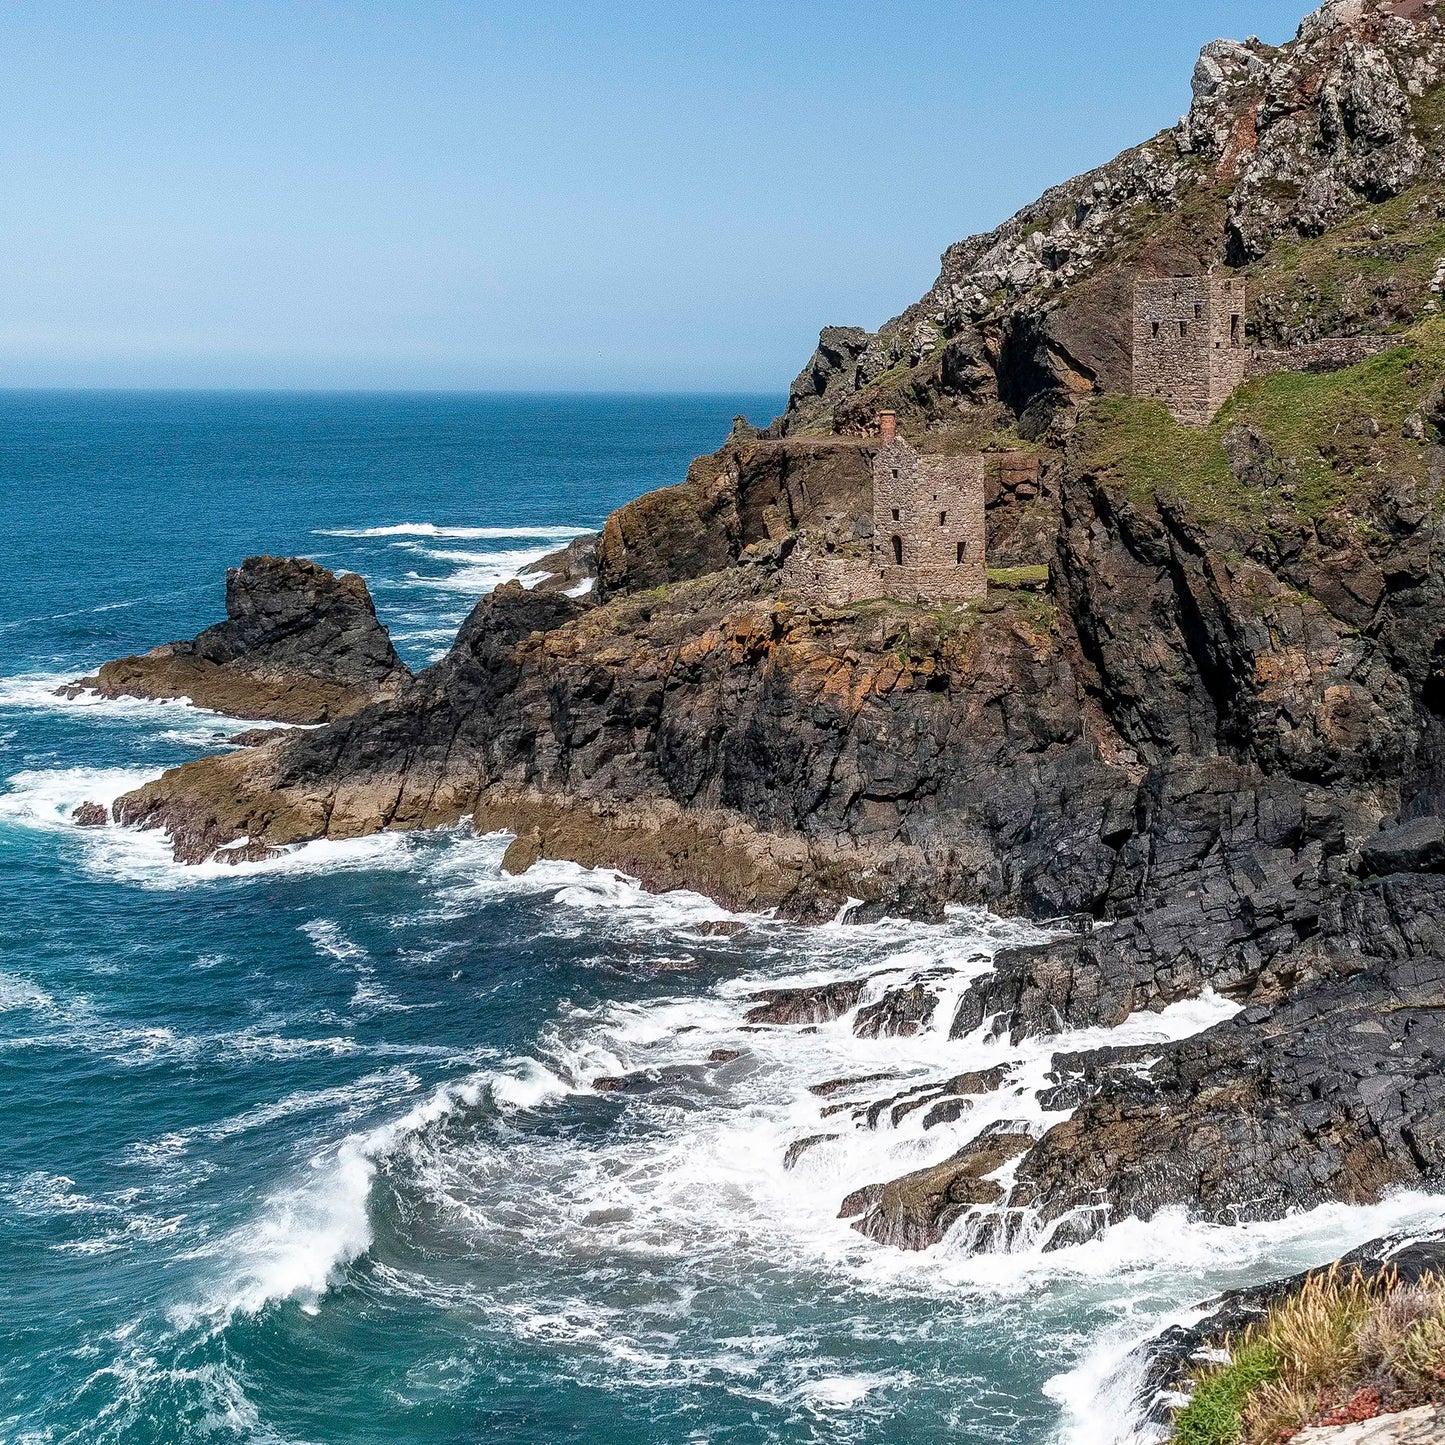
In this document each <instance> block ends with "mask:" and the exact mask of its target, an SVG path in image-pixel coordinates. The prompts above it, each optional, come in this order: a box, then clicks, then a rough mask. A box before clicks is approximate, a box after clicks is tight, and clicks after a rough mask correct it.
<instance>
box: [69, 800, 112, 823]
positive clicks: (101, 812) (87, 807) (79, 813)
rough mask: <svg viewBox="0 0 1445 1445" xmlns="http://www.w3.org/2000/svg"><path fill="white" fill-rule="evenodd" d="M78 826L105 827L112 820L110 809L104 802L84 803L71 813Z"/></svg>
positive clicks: (73, 821) (72, 819)
mask: <svg viewBox="0 0 1445 1445" xmlns="http://www.w3.org/2000/svg"><path fill="white" fill-rule="evenodd" d="M70 821H71V822H72V823H74V824H75V826H76V827H77V828H103V827H104V826H105V825H106V824H107V823H108V822H110V809H109V808H107V807H106V806H105V804H104V803H82V804H81V805H80V806H79V807H78V808H77V809H76V810H75V811H74V812H73V813H72V814H71V815H70Z"/></svg>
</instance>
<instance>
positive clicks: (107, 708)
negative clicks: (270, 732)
mask: <svg viewBox="0 0 1445 1445" xmlns="http://www.w3.org/2000/svg"><path fill="white" fill-rule="evenodd" d="M79 676H80V673H78V672H70V673H24V674H20V675H17V676H14V677H0V708H5V707H10V708H16V709H24V710H26V711H30V712H54V713H60V714H71V715H74V716H78V717H84V718H85V719H86V720H87V722H90V723H95V724H99V725H102V726H111V727H129V728H135V729H138V730H140V731H142V732H144V733H146V734H151V735H158V736H159V737H160V738H161V739H163V740H164V741H166V742H171V743H179V744H180V745H182V746H184V747H194V748H200V749H205V750H207V751H211V752H214V751H217V750H218V749H220V748H222V747H225V746H226V744H227V743H228V741H229V739H230V738H232V737H233V736H235V734H237V733H238V732H243V731H245V730H247V729H250V728H254V727H256V726H257V725H258V724H257V723H256V722H255V720H254V719H246V718H237V717H230V716H228V715H227V714H226V713H220V712H215V711H213V710H212V709H210V708H203V707H197V706H196V705H195V703H193V702H192V701H191V700H190V698H188V697H178V698H163V699H154V698H139V697H104V696H102V695H101V694H100V693H98V692H94V691H92V690H91V689H86V690H85V691H83V692H80V693H77V694H76V695H75V696H74V697H68V696H65V695H64V694H62V693H60V692H59V691H58V689H60V688H63V687H68V686H69V685H70V684H71V683H73V682H75V681H76V680H77V678H78V677H79ZM264 726H266V727H277V728H290V727H297V728H299V727H300V726H302V725H300V724H294V723H278V722H271V723H266V724H264Z"/></svg>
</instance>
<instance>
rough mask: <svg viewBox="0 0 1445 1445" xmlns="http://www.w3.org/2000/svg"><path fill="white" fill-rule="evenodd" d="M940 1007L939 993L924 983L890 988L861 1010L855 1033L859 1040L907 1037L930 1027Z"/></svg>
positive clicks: (854, 1025) (854, 1022)
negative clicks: (934, 1012)
mask: <svg viewBox="0 0 1445 1445" xmlns="http://www.w3.org/2000/svg"><path fill="white" fill-rule="evenodd" d="M937 1007H938V995H937V994H936V993H934V992H933V991H932V990H931V989H930V988H928V987H927V985H925V984H922V983H912V984H909V985H908V986H907V987H905V988H895V989H889V991H888V992H887V993H886V994H884V995H883V997H882V998H881V999H879V1000H878V1002H877V1003H872V1004H869V1005H868V1006H867V1007H866V1008H862V1009H859V1010H858V1017H857V1018H856V1019H854V1021H853V1032H854V1033H855V1034H857V1035H858V1037H859V1038H860V1039H881V1038H885V1037H893V1038H908V1037H910V1036H912V1035H913V1034H919V1033H922V1032H923V1030H924V1029H926V1028H927V1027H928V1024H929V1021H930V1020H931V1019H932V1018H933V1011H934V1009H935V1008H937Z"/></svg>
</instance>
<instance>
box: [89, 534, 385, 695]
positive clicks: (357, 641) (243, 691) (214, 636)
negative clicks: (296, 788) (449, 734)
mask: <svg viewBox="0 0 1445 1445" xmlns="http://www.w3.org/2000/svg"><path fill="white" fill-rule="evenodd" d="M408 676H409V674H408V672H407V670H406V668H405V667H404V666H403V665H402V662H401V659H400V658H398V657H397V655H396V652H395V649H393V647H392V645H391V639H390V637H388V636H387V633H386V629H385V628H384V627H382V625H381V624H380V623H379V622H378V621H377V620H376V609H375V608H374V607H373V606H372V602H371V594H370V593H369V592H368V591H367V589H366V583H365V582H363V581H362V580H361V578H360V577H358V576H356V575H355V574H354V573H346V574H344V575H342V576H339V577H338V576H337V575H336V574H335V573H332V572H328V571H327V570H326V568H324V567H318V566H317V565H316V563H314V562H308V561H307V560H305V559H304V558H301V557H290V558H281V557H248V558H247V559H246V561H245V562H243V563H242V564H241V566H239V567H233V568H232V569H231V570H230V571H229V572H227V574H226V621H225V622H222V623H218V624H217V625H216V626H215V627H210V628H207V629H206V631H205V632H203V633H201V634H200V636H199V637H196V638H195V639H194V640H192V641H190V642H172V643H169V644H167V645H166V646H163V647H157V648H155V649H154V650H153V651H151V652H148V653H146V654H145V655H144V656H143V657H123V658H120V659H119V660H118V661H115V662H108V663H106V664H105V666H104V667H102V668H101V669H100V672H99V673H98V674H97V675H96V676H95V677H87V678H82V679H81V680H80V681H79V682H77V683H74V684H72V687H71V688H70V689H66V690H67V691H75V690H81V689H93V690H94V691H96V692H99V693H102V694H103V695H104V696H106V697H144V698H180V697H187V698H190V700H191V701H192V702H193V703H195V704H196V706H197V707H205V708H213V709H214V710H215V711H217V712H223V713H226V714H227V715H228V716H231V717H249V718H263V719H267V720H272V721H276V722H288V723H320V722H328V721H331V720H333V719H335V718H341V717H346V716H348V715H349V714H351V713H354V712H356V711H357V710H358V709H360V708H362V707H365V706H366V705H367V704H368V703H373V702H377V701H380V700H383V699H387V698H392V697H395V696H396V694H397V692H398V690H399V689H400V687H401V685H402V683H403V682H404V681H405V680H406V679H407V677H408Z"/></svg>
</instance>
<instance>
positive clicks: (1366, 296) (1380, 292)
mask: <svg viewBox="0 0 1445 1445" xmlns="http://www.w3.org/2000/svg"><path fill="white" fill-rule="evenodd" d="M1417 105H1418V106H1420V107H1423V110H1424V111H1425V112H1428V113H1429V114H1430V115H1432V116H1437V117H1438V116H1445V88H1441V89H1440V90H1437V91H1432V92H1430V94H1429V95H1427V96H1426V97H1424V98H1423V99H1422V100H1421V101H1419V102H1417ZM1437 123H1438V121H1437V120H1432V122H1431V126H1430V128H1431V129H1434V128H1435V127H1436V125H1437ZM1441 199H1442V197H1441V191H1440V185H1439V183H1438V182H1435V181H1429V182H1424V183H1422V184H1420V185H1418V186H1412V187H1411V188H1410V189H1409V190H1407V191H1404V192H1402V193H1401V194H1400V195H1398V196H1396V197H1394V198H1393V199H1391V200H1388V201H1384V202H1381V203H1380V204H1378V205H1372V206H1364V207H1362V208H1361V209H1360V210H1359V211H1357V212H1356V213H1355V214H1354V215H1352V216H1350V217H1348V218H1347V219H1346V220H1344V221H1342V222H1340V223H1339V224H1338V225H1336V226H1332V227H1331V228H1330V229H1329V230H1328V231H1327V232H1325V233H1324V234H1323V235H1321V236H1316V237H1311V238H1307V239H1302V238H1300V237H1298V236H1295V235H1290V236H1287V237H1285V238H1282V239H1281V240H1279V241H1277V242H1276V243H1275V245H1274V246H1273V248H1272V249H1271V250H1270V252H1269V254H1268V255H1266V256H1265V257H1264V258H1263V259H1262V260H1260V261H1258V262H1256V263H1255V264H1254V265H1253V266H1251V267H1249V268H1248V269H1247V270H1246V272H1245V276H1246V278H1247V280H1248V283H1249V291H1250V298H1251V303H1252V309H1253V311H1254V314H1255V317H1256V320H1258V321H1260V322H1262V323H1264V324H1265V334H1266V335H1268V334H1269V331H1270V329H1271V327H1270V321H1269V318H1272V319H1273V324H1274V325H1276V326H1278V327H1280V328H1282V329H1283V331H1284V332H1285V333H1286V334H1294V335H1299V336H1308V335H1311V334H1315V335H1325V336H1329V335H1337V334H1340V333H1342V332H1349V331H1366V332H1369V331H1380V330H1382V329H1395V328H1398V326H1399V325H1400V324H1402V321H1411V320H1414V319H1415V318H1417V317H1418V316H1419V315H1420V314H1421V309H1422V308H1423V306H1424V304H1425V301H1426V299H1427V297H1428V296H1429V291H1428V287H1429V283H1430V278H1431V277H1432V276H1433V274H1434V271H1435V265H1436V262H1437V261H1438V260H1439V258H1440V257H1441V256H1442V255H1445V218H1442V217H1441V215H1440V214H1439V213H1438V205H1439V202H1440V201H1441Z"/></svg>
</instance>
